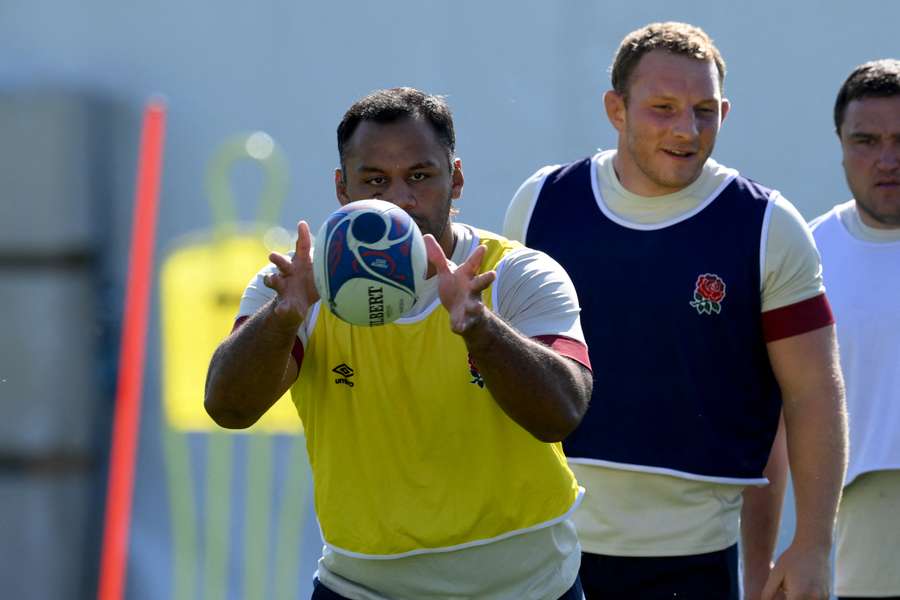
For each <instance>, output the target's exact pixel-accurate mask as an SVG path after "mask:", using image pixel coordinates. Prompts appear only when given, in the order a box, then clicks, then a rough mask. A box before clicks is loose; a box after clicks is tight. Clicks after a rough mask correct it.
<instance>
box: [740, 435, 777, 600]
mask: <svg viewBox="0 0 900 600" xmlns="http://www.w3.org/2000/svg"><path fill="white" fill-rule="evenodd" d="M764 475H765V476H766V478H767V479H768V480H769V483H768V485H765V486H762V487H758V486H749V487H747V488H746V489H745V490H744V494H743V496H744V497H743V506H742V507H741V552H742V556H743V577H744V591H745V595H746V598H747V599H748V600H752V599H755V598H758V597H759V595H760V594H761V593H762V589H763V586H764V585H765V583H766V579H767V578H768V577H769V569H770V568H771V563H772V556H773V555H774V553H775V545H776V543H777V541H778V528H779V525H780V523H781V509H782V506H783V504H784V490H785V487H786V485H787V447H786V445H785V437H784V421H783V420H782V421H781V423H780V424H779V427H778V433H777V434H776V436H775V441H774V443H773V444H772V451H771V453H770V455H769V461H768V464H767V465H766V468H765V471H764Z"/></svg>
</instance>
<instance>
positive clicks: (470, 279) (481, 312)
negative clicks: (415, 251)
mask: <svg viewBox="0 0 900 600" xmlns="http://www.w3.org/2000/svg"><path fill="white" fill-rule="evenodd" d="M425 250H426V252H427V253H428V262H429V263H430V264H431V265H432V267H434V271H435V275H434V276H435V277H437V278H438V296H439V297H440V299H441V304H443V305H444V308H446V309H447V312H448V313H450V329H451V330H453V332H454V333H457V334H460V335H462V334H464V333H465V332H466V331H468V330H469V329H471V328H473V327H475V326H476V325H477V324H478V323H479V322H481V321H482V320H483V319H484V318H485V311H486V310H487V308H486V307H485V306H484V303H483V302H482V301H481V292H483V291H484V290H485V289H487V287H488V286H489V285H491V283H492V282H493V281H494V279H495V278H496V277H497V274H496V273H495V272H494V271H488V272H487V273H481V274H479V273H478V269H479V268H480V267H481V261H482V259H483V258H484V253H485V248H484V246H479V247H478V248H476V249H475V251H474V252H473V253H472V254H471V256H469V258H468V259H466V262H464V263H463V264H461V265H459V266H456V265H455V264H453V262H452V261H450V260H449V259H448V258H447V256H446V255H445V254H444V251H443V249H441V246H440V244H438V242H437V240H435V239H434V237H433V236H432V235H431V234H427V235H426V236H425Z"/></svg>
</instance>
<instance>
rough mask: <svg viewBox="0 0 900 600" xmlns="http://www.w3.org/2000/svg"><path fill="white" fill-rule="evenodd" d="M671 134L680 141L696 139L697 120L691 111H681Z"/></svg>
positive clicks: (697, 132) (697, 131)
mask: <svg viewBox="0 0 900 600" xmlns="http://www.w3.org/2000/svg"><path fill="white" fill-rule="evenodd" d="M672 133H673V134H674V135H675V136H677V137H680V138H682V139H687V140H691V139H694V138H695V137H697V135H698V134H699V130H698V129H697V118H696V116H695V115H694V111H692V110H683V111H681V113H680V114H679V115H678V118H677V119H675V123H674V124H673V125H672Z"/></svg>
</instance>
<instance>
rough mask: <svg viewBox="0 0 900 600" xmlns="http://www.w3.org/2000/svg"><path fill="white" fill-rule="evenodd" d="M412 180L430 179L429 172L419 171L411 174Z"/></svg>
mask: <svg viewBox="0 0 900 600" xmlns="http://www.w3.org/2000/svg"><path fill="white" fill-rule="evenodd" d="M409 179H410V181H425V180H426V179H428V173H423V172H421V171H417V172H415V173H413V174H412V175H410V176H409Z"/></svg>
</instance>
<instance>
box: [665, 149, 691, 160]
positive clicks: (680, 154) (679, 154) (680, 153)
mask: <svg viewBox="0 0 900 600" xmlns="http://www.w3.org/2000/svg"><path fill="white" fill-rule="evenodd" d="M663 152H665V153H666V154H668V155H669V156H672V157H674V158H692V157H693V156H694V155H695V154H697V153H696V152H692V151H690V150H670V149H667V148H664V149H663Z"/></svg>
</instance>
